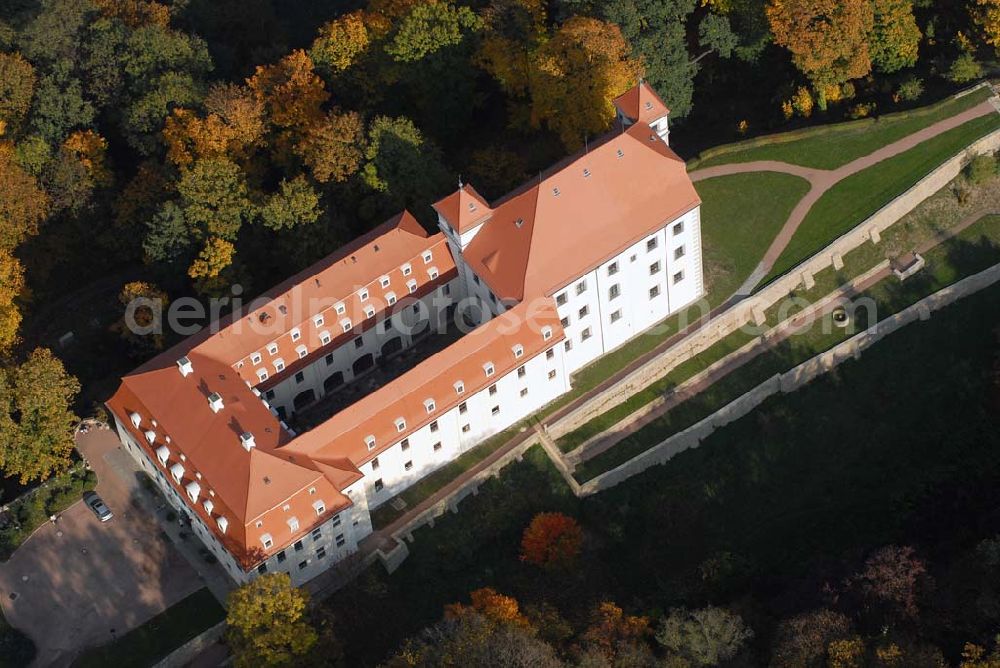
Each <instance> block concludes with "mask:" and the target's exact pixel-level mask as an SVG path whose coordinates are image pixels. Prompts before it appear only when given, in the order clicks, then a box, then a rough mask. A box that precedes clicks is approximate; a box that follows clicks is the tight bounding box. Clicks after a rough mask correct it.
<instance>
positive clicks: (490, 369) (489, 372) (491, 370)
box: [483, 362, 496, 378]
mask: <svg viewBox="0 0 1000 668" xmlns="http://www.w3.org/2000/svg"><path fill="white" fill-rule="evenodd" d="M483 371H485V372H486V377H487V378H489V377H490V376H492V375H493V374H494V372H495V371H496V369H495V368H494V367H493V362H487V363H486V364H484V365H483Z"/></svg>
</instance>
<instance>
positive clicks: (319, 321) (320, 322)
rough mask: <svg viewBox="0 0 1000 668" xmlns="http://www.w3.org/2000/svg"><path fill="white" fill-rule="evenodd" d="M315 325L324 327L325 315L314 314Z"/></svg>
mask: <svg viewBox="0 0 1000 668" xmlns="http://www.w3.org/2000/svg"><path fill="white" fill-rule="evenodd" d="M313 325H315V326H316V327H322V326H323V316H322V315H317V316H313Z"/></svg>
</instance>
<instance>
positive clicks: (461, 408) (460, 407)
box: [458, 401, 469, 415]
mask: <svg viewBox="0 0 1000 668" xmlns="http://www.w3.org/2000/svg"><path fill="white" fill-rule="evenodd" d="M468 411H469V405H468V404H467V403H465V402H464V401H463V402H462V403H460V404H459V405H458V412H459V414H460V415H465V414H466V413H467V412H468Z"/></svg>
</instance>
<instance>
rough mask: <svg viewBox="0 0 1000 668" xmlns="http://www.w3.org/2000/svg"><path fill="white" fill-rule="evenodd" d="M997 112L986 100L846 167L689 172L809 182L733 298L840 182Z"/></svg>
mask: <svg viewBox="0 0 1000 668" xmlns="http://www.w3.org/2000/svg"><path fill="white" fill-rule="evenodd" d="M998 112H1000V109H998V108H997V107H996V106H995V105H994V103H993V99H992V98H991V99H990V100H986V101H985V102H981V103H980V104H977V105H976V106H975V107H972V108H971V109H967V110H965V111H963V112H962V113H960V114H957V115H955V116H952V117H951V118H946V119H945V120H943V121H938V122H937V123H934V124H933V125H929V126H927V127H926V128H924V129H923V130H918V131H917V132H914V133H913V134H911V135H907V136H906V137H903V138H902V139H900V140H899V141H896V142H893V143H892V144H889V145H887V146H883V147H882V148H880V149H878V150H877V151H874V152H872V153H869V154H868V155H865V156H862V157H860V158H856V159H855V160H852V161H851V162H849V163H847V164H846V165H841V166H840V167H838V168H837V169H818V168H814V167H803V166H801V165H793V164H790V163H787V162H779V161H777V160H759V161H755V162H739V163H732V164H728V165H719V166H717V167H707V168H705V169H699V170H696V171H694V172H691V180H692V181H694V182H696V183H697V182H698V181H704V180H705V179H712V178H716V177H719V176H732V175H733V174H752V173H756V172H780V173H782V174H791V175H792V176H798V177H800V178H803V179H805V180H806V181H808V182H809V192H807V193H806V195H805V197H803V198H802V199H801V200H799V203H798V204H797V205H796V206H795V208H794V209H792V213H791V214H790V215H789V216H788V220H786V221H785V224H784V225H783V226H782V228H781V231H780V232H778V236H776V237H775V238H774V241H772V242H771V245H770V246H769V247H768V249H767V252H766V253H764V257H763V259H761V261H760V263H758V264H757V267H756V268H755V269H754V270H753V272H752V273H751V274H750V276H749V278H747V280H746V281H744V282H743V285H741V286H740V288H739V289H738V290H737V291H736V296H737V297H745V296H747V295H749V294H750V293H752V292H753V290H754V288H756V287H757V285H758V284H759V283H760V281H761V280H762V279H763V278H764V277H765V276H767V274H768V273H769V272H770V271H771V268H772V267H774V263H775V262H777V260H778V258H779V257H780V256H781V253H782V252H784V250H785V247H786V246H788V242H790V241H791V240H792V237H793V236H794V235H795V231H796V230H798V229H799V225H801V224H802V221H803V220H805V217H806V215H807V214H808V213H809V211H810V209H812V207H813V205H814V204H816V202H817V201H818V200H819V198H820V197H822V196H823V195H824V194H825V193H826V191H828V190H829V189H830V188H832V187H833V186H835V185H836V184H837V183H840V182H841V181H843V180H844V179H846V178H847V177H848V176H851V175H853V174H857V173H858V172H861V171H864V170H865V169H868V168H869V167H871V166H873V165H876V164H878V163H880V162H882V161H883V160H887V159H889V158H893V157H895V156H897V155H899V154H900V153H905V152H906V151H909V150H910V149H911V148H916V147H917V146H918V145H920V144H922V143H923V142H925V141H927V140H929V139H933V138H934V137H937V136H938V135H941V134H944V133H945V132H948V131H949V130H952V129H954V128H957V127H958V126H960V125H963V124H965V123H968V122H969V121H972V120H975V119H977V118H980V117H981V116H986V115H987V114H992V113H998Z"/></svg>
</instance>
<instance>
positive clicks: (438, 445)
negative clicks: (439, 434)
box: [434, 441, 441, 452]
mask: <svg viewBox="0 0 1000 668" xmlns="http://www.w3.org/2000/svg"><path fill="white" fill-rule="evenodd" d="M440 449H441V441H438V442H437V443H435V444H434V452H437V451H438V450H440Z"/></svg>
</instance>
